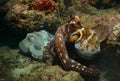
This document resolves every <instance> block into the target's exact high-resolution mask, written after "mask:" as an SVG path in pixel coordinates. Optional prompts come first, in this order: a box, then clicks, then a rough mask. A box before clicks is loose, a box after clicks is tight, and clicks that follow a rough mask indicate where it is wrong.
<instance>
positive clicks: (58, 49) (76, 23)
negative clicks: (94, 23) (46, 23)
mask: <svg viewBox="0 0 120 81" xmlns="http://www.w3.org/2000/svg"><path fill="white" fill-rule="evenodd" d="M79 29H81V30H79ZM77 30H78V31H77ZM83 30H84V28H83V26H82V25H81V22H80V19H79V17H78V16H75V17H73V18H72V19H71V20H70V21H69V22H68V23H67V24H65V25H63V26H61V27H59V28H58V30H57V32H56V34H55V38H54V40H52V41H51V42H50V43H49V45H48V46H49V47H48V48H49V49H48V50H49V53H52V54H53V56H54V55H55V54H56V55H57V56H58V58H59V59H60V61H61V63H62V65H63V67H65V68H67V69H69V70H74V71H77V72H80V73H81V74H83V75H88V76H98V75H99V74H100V72H99V70H97V69H95V68H92V67H86V66H84V65H82V64H80V63H78V62H77V61H75V60H73V59H71V58H70V57H69V55H68V52H67V49H66V46H65V43H66V42H67V41H69V38H70V36H71V34H72V33H73V32H75V31H77V32H78V33H80V34H81V36H80V38H79V39H78V41H77V42H78V43H77V45H79V43H80V42H79V41H81V39H82V37H84V34H83V33H82V32H83ZM73 34H74V33H73ZM85 38H86V37H85ZM88 38H89V37H88ZM82 41H83V40H82ZM78 49H79V48H78Z"/></svg>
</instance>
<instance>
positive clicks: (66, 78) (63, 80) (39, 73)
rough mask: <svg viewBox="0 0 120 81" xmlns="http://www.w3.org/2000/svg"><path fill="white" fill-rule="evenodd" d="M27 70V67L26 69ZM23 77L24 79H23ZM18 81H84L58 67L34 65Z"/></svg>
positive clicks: (74, 73)
mask: <svg viewBox="0 0 120 81" xmlns="http://www.w3.org/2000/svg"><path fill="white" fill-rule="evenodd" d="M26 68H27V67H26ZM23 76H24V77H23ZM18 79H19V80H20V81H26V80H30V81H84V80H83V78H82V77H81V76H80V75H79V73H77V72H74V71H69V72H66V71H64V70H62V69H61V68H59V67H58V66H46V65H45V64H39V65H36V64H35V65H34V66H32V68H31V69H30V70H29V73H27V72H22V73H21V74H20V77H19V78H18Z"/></svg>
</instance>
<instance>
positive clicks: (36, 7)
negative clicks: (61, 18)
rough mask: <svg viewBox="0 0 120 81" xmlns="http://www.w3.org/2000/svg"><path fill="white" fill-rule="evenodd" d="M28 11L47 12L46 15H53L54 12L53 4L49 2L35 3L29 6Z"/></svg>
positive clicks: (48, 0)
mask: <svg viewBox="0 0 120 81" xmlns="http://www.w3.org/2000/svg"><path fill="white" fill-rule="evenodd" d="M28 9H29V10H40V11H44V10H48V12H47V13H46V14H49V13H53V12H54V11H55V2H54V1H50V0H43V1H40V0H39V1H35V2H34V3H32V4H30V5H29V8H28Z"/></svg>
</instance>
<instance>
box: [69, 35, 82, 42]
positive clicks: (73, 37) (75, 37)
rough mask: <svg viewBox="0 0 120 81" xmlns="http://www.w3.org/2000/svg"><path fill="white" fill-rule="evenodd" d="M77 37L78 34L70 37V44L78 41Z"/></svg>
mask: <svg viewBox="0 0 120 81" xmlns="http://www.w3.org/2000/svg"><path fill="white" fill-rule="evenodd" d="M79 37H80V34H74V35H71V36H70V42H74V41H76V40H78V38H79Z"/></svg>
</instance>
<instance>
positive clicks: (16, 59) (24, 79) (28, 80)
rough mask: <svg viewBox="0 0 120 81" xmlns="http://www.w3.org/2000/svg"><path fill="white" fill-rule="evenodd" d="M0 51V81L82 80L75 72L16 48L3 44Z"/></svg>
mask: <svg viewBox="0 0 120 81" xmlns="http://www.w3.org/2000/svg"><path fill="white" fill-rule="evenodd" d="M0 52H1V54H0V58H1V59H0V69H1V71H0V81H84V79H83V78H82V77H81V76H80V75H79V73H77V72H74V71H64V70H62V69H61V68H60V67H59V66H48V65H46V64H44V63H40V62H38V61H34V60H32V59H31V58H29V57H25V56H23V55H21V54H19V53H18V52H19V50H18V49H13V50H11V49H9V47H5V46H4V47H2V48H0Z"/></svg>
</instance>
